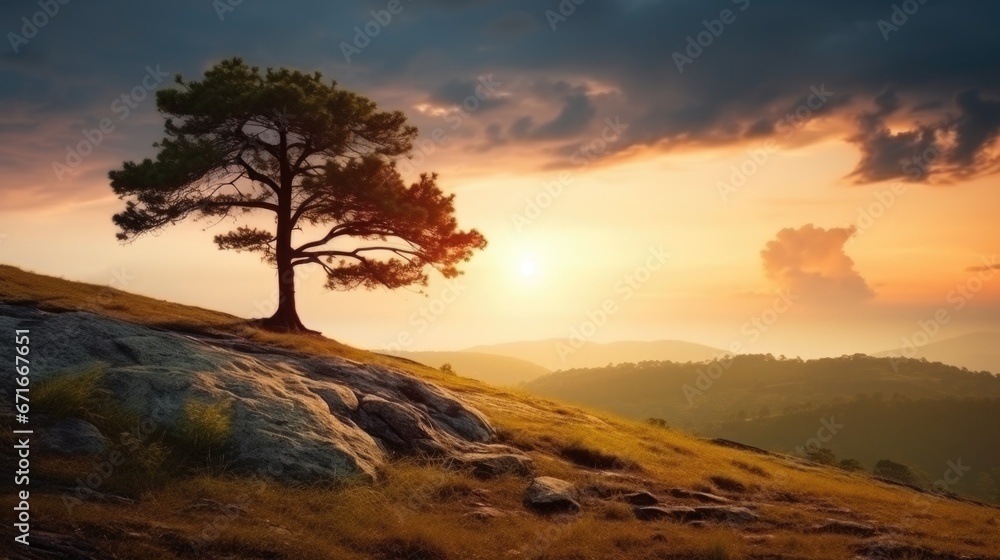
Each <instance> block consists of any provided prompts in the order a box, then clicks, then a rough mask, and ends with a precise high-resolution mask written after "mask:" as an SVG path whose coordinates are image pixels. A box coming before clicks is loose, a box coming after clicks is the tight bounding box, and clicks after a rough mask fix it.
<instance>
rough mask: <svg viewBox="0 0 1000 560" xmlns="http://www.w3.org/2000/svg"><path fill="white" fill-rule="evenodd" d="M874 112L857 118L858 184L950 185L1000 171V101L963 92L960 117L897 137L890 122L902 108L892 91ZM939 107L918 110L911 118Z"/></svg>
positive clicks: (958, 98) (958, 103)
mask: <svg viewBox="0 0 1000 560" xmlns="http://www.w3.org/2000/svg"><path fill="white" fill-rule="evenodd" d="M875 106H876V109H875V110H874V111H868V112H862V113H860V114H859V115H858V116H857V123H858V129H859V130H858V132H857V134H855V135H854V136H853V137H851V138H850V141H851V142H853V143H854V144H857V145H858V146H859V148H860V149H861V161H860V162H858V165H857V167H856V168H855V169H854V171H853V172H852V173H851V174H850V177H853V178H854V179H855V180H856V182H858V183H870V182H876V181H885V180H889V179H904V180H907V181H911V182H927V181H930V182H950V181H953V180H956V179H961V178H965V177H972V176H975V175H979V174H984V173H992V172H995V171H997V169H998V162H1000V158H998V156H997V154H996V153H995V148H996V140H997V137H998V136H1000V101H997V100H995V99H990V98H984V97H982V95H981V93H980V92H979V91H978V90H966V91H962V92H959V93H958V94H957V95H956V96H955V99H954V106H955V108H956V109H957V110H958V114H957V116H947V115H946V116H944V117H940V118H938V119H937V120H934V121H933V122H931V123H929V124H919V123H917V124H915V125H914V126H913V128H911V129H909V130H904V131H900V132H895V133H893V132H892V131H890V129H889V126H888V124H887V120H888V119H889V118H890V117H892V116H893V115H895V114H897V113H898V112H899V111H900V109H901V108H902V101H901V100H900V98H899V96H897V95H896V93H895V92H893V91H886V92H884V93H882V94H880V95H879V96H877V97H876V98H875ZM942 106H943V105H941V104H937V103H922V104H919V105H915V106H914V107H913V108H912V109H911V111H910V112H911V113H920V112H923V111H924V110H925V108H926V107H942Z"/></svg>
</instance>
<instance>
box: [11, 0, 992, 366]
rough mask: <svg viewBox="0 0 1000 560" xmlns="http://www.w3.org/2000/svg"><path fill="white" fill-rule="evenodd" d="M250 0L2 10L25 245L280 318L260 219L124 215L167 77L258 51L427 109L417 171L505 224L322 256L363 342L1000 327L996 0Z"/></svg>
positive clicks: (331, 302) (68, 263)
mask: <svg viewBox="0 0 1000 560" xmlns="http://www.w3.org/2000/svg"><path fill="white" fill-rule="evenodd" d="M221 5H222V7H221V8H220V7H219V5H216V4H210V3H207V2H206V3H200V4H197V5H195V4H191V5H186V4H182V5H178V6H173V7H170V8H164V7H159V6H156V7H145V6H139V5H134V6H127V7H122V8H120V9H117V10H116V11H115V12H113V13H111V12H108V11H107V10H97V9H91V10H85V9H83V7H78V6H76V5H75V4H66V5H60V6H59V10H58V13H57V14H55V15H51V17H46V18H45V21H46V23H45V25H41V26H37V25H36V27H37V29H35V32H34V33H29V31H31V29H29V27H30V26H28V24H27V23H24V22H25V21H27V22H29V23H30V19H31V18H32V17H34V16H33V14H34V13H35V12H36V11H37V5H36V4H33V3H30V4H23V5H6V6H4V7H2V8H0V15H2V17H0V20H2V21H4V22H7V23H8V24H9V25H8V26H7V27H8V28H9V29H8V31H9V32H10V33H9V34H8V43H9V47H7V46H5V47H4V48H5V51H4V56H3V57H0V73H2V74H3V75H4V80H3V85H2V86H0V98H2V99H3V101H4V105H5V109H4V111H5V115H6V120H7V123H6V124H5V125H4V126H2V127H0V138H2V140H3V148H2V151H0V169H2V170H3V171H4V172H5V176H6V177H7V182H6V184H5V186H4V187H3V193H4V200H3V205H2V207H0V224H2V225H0V262H4V263H9V264H11V265H14V266H19V267H22V268H25V269H29V270H33V271H37V272H39V273H43V274H50V275H57V276H63V277H66V278H69V279H73V280H79V281H86V282H93V283H98V284H107V285H112V286H114V287H119V288H121V289H124V290H126V291H130V292H134V293H140V294H144V295H148V296H150V297H155V298H159V299H166V300H171V301H177V302H181V303H185V304H190V305H197V306H200V307H206V308H210V309H218V310H220V311H225V312H228V313H232V314H234V315H237V316H241V317H262V316H267V315H268V314H270V312H271V311H273V307H274V303H275V301H276V292H275V281H274V280H275V277H276V276H275V273H274V271H273V270H272V269H271V268H270V267H269V265H267V264H264V263H261V262H260V261H259V260H258V259H257V258H256V257H255V256H252V255H243V254H235V253H232V252H225V251H219V250H218V249H217V248H216V247H215V246H214V244H213V243H212V237H213V236H214V235H216V234H220V233H224V232H225V231H227V230H228V229H230V226H233V225H236V223H231V222H226V223H221V224H214V223H212V222H211V221H202V222H190V221H189V222H186V223H182V224H179V225H175V226H172V227H170V228H167V229H165V230H163V231H162V232H159V234H158V235H156V236H146V237H142V238H139V239H137V240H135V241H133V242H131V243H129V244H125V245H121V244H119V242H118V241H117V240H116V239H115V227H114V224H112V222H111V216H112V214H114V213H115V212H119V211H121V209H122V208H123V207H124V202H123V201H121V200H119V199H118V198H117V197H115V195H114V194H113V193H112V191H111V189H110V187H109V181H108V179H107V178H106V176H107V173H108V171H110V170H112V169H116V168H118V167H120V166H121V164H122V163H123V162H124V161H129V160H135V161H140V160H142V159H143V158H147V157H153V156H154V155H155V153H156V151H155V149H154V148H153V147H152V143H153V142H154V141H156V140H157V139H159V138H160V137H161V136H162V130H163V118H162V116H161V115H160V114H159V113H158V112H157V111H156V107H155V102H154V100H153V97H154V95H155V92H156V91H160V90H163V89H166V88H168V87H173V85H174V84H173V78H174V77H175V76H176V75H183V76H184V77H185V78H186V79H188V80H197V79H200V77H201V76H202V74H203V73H204V71H205V70H207V69H208V68H210V67H211V66H212V65H213V64H214V63H216V62H218V61H220V60H222V59H224V58H227V57H230V56H237V55H239V56H243V57H244V59H245V60H246V61H247V63H248V64H251V65H257V66H261V67H275V68H277V67H289V68H296V69H301V70H303V71H308V72H311V71H314V70H316V71H321V72H322V73H323V77H324V80H327V81H329V80H337V81H338V84H339V86H340V87H342V88H345V89H347V90H351V91H355V92H357V93H359V94H361V95H364V96H367V97H369V98H371V99H372V100H374V101H375V102H376V103H378V105H379V107H380V108H381V109H385V110H401V111H403V112H404V113H405V114H406V116H407V117H408V119H409V120H410V122H411V124H414V125H416V126H417V127H418V128H419V129H420V135H419V136H418V138H417V141H416V143H415V145H414V149H413V151H412V155H413V159H410V160H406V159H403V160H401V162H400V169H401V171H402V173H403V175H404V177H406V178H407V180H414V179H415V177H416V176H417V174H419V173H422V172H437V173H440V183H439V184H440V185H441V187H442V189H443V190H444V192H445V193H447V194H455V195H456V199H455V205H456V211H455V215H456V217H457V219H458V222H459V225H460V226H461V227H463V228H476V229H478V230H479V231H481V232H482V233H483V234H484V235H485V237H486V238H487V240H488V242H489V245H488V246H487V247H486V249H485V250H483V251H481V252H478V253H476V254H475V255H474V256H473V257H472V260H471V261H470V262H468V263H466V264H465V265H464V266H463V267H462V268H463V269H464V270H465V274H464V275H463V276H461V277H459V278H458V279H456V280H453V281H448V280H445V279H443V278H441V277H440V275H432V276H431V280H430V283H429V285H428V287H427V288H426V292H427V295H426V296H423V295H420V294H418V293H416V292H415V291H414V290H412V289H407V288H403V289H400V290H394V291H390V290H375V291H371V292H369V291H360V290H359V291H351V292H338V293H330V292H326V291H325V290H324V289H323V287H322V280H323V279H322V276H323V274H322V273H321V272H320V271H318V270H311V269H310V268H308V267H300V269H299V271H298V272H299V276H298V278H297V283H298V296H299V306H298V307H299V313H300V315H301V316H302V320H303V322H304V323H305V324H306V325H307V326H308V327H310V328H314V329H318V330H320V331H321V332H323V333H324V334H325V335H326V336H328V337H330V338H333V339H335V340H338V341H342V342H344V343H347V344H350V345H353V346H357V347H361V348H370V349H373V350H375V351H385V350H386V349H392V348H397V347H398V348H399V349H400V350H403V351H432V350H436V349H440V348H449V349H462V348H469V347H473V346H479V345H487V344H498V343H502V341H527V340H540V339H560V338H568V337H570V336H571V335H572V333H574V332H581V333H583V336H582V338H584V339H586V340H588V341H593V342H599V343H607V342H612V341H636V340H647V341H659V340H677V341H682V342H691V343H696V344H702V345H705V346H709V347H713V348H719V349H722V350H726V351H730V350H731V349H732V348H734V347H736V346H737V345H738V346H739V347H740V348H741V351H740V352H738V353H760V354H766V353H771V354H773V355H776V356H777V355H781V354H784V355H788V356H801V357H803V358H808V357H822V356H839V355H843V354H854V353H874V352H883V351H889V350H893V349H896V348H899V347H901V346H903V345H904V344H906V343H907V341H911V342H912V341H923V340H925V339H926V343H925V344H931V343H934V342H939V341H942V340H946V339H949V338H953V337H956V336H961V335H963V334H967V333H975V332H981V331H989V332H998V331H1000V280H998V279H997V272H998V271H1000V264H998V260H997V253H998V251H997V245H996V240H997V239H1000V220H997V219H996V208H998V207H1000V190H998V189H997V188H996V181H997V171H998V170H1000V166H998V162H1000V146H998V142H997V138H998V135H1000V117H998V116H997V115H998V114H1000V81H998V80H1000V78H998V77H997V75H996V72H993V71H991V70H990V69H991V68H996V67H998V65H1000V59H998V58H997V57H998V56H1000V48H996V47H998V46H1000V45H998V43H997V41H998V39H997V38H996V35H995V33H992V30H990V29H989V26H985V28H984V27H981V26H967V25H966V27H964V28H963V31H962V32H961V33H958V32H956V31H955V27H954V25H956V24H957V21H958V20H957V19H956V18H959V16H960V15H961V14H962V13H963V12H964V11H967V10H962V9H953V7H952V6H951V5H940V6H939V5H936V4H933V3H928V4H920V5H919V7H918V9H917V10H916V11H915V12H914V13H912V14H909V15H908V16H907V18H906V21H905V25H899V24H898V23H892V22H893V21H894V20H893V17H894V13H893V10H892V7H891V3H890V4H886V5H882V4H876V5H873V4H870V3H861V2H847V3H841V4H838V5H837V6H831V7H829V9H827V10H826V11H824V12H823V13H822V14H820V15H818V16H817V15H816V14H814V13H813V12H810V11H809V10H808V9H807V8H803V7H801V6H799V5H797V4H795V3H791V2H787V1H785V2H782V1H777V0H775V1H773V2H770V3H766V2H764V1H760V2H758V1H754V2H752V3H751V2H750V1H749V0H736V1H732V2H729V1H720V2H715V3H713V4H711V5H704V4H699V5H687V4H681V3H676V2H632V1H624V0H623V1H620V2H613V3H608V4H601V5H597V4H592V3H591V4H581V5H579V6H576V7H575V8H574V10H573V12H572V13H571V14H559V13H558V12H557V11H556V12H553V10H552V7H551V6H547V5H546V6H543V5H537V4H529V3H527V2H514V3H507V4H503V5H499V4H496V3H491V2H485V3H482V2H466V3H458V4H454V5H440V4H428V5H426V6H417V5H412V6H411V5H410V4H408V3H402V4H400V5H399V6H401V7H400V10H399V12H398V13H395V14H392V17H391V18H389V20H388V21H385V20H380V21H376V23H375V24H372V21H373V18H374V17H375V16H374V15H373V13H374V14H381V12H379V10H382V9H383V8H385V6H386V4H385V3H372V4H370V5H369V4H366V5H365V6H363V7H357V6H351V7H343V6H326V5H321V4H313V5H308V6H300V7H297V8H295V9H289V8H283V7H271V6H269V7H256V6H249V5H237V6H230V5H228V4H221ZM966 6H968V10H979V11H982V12H983V17H982V18H979V19H980V20H981V21H990V17H992V16H991V14H993V15H994V16H995V15H996V12H995V11H993V10H994V9H995V6H982V5H980V4H973V3H967V4H966ZM555 9H556V10H559V9H560V8H558V7H556V8H555ZM722 10H728V12H729V13H728V15H726V17H722ZM553 13H555V14H556V15H555V16H553ZM22 17H23V18H26V19H25V20H24V21H22ZM379 17H382V16H381V15H379ZM149 18H153V19H154V20H157V21H164V22H167V23H170V22H174V23H177V24H178V25H179V24H180V22H184V25H185V29H187V33H185V35H184V36H177V35H176V34H175V33H174V32H173V31H170V29H174V28H176V26H174V27H171V26H170V25H165V26H163V28H162V29H160V28H148V25H146V24H144V23H143V22H145V21H149ZM39 21H41V18H39ZM383 21H384V23H383ZM963 21H964V20H963ZM886 22H889V24H886ZM33 25H34V24H33ZM441 25H445V26H449V27H448V29H451V30H453V31H454V33H451V34H442V33H439V32H435V31H434V30H436V29H440V26H441ZM963 25H965V24H963ZM366 26H367V27H366ZM369 27H370V28H371V29H377V30H378V33H376V34H374V35H373V36H370V37H368V36H367V35H366V33H367V32H366V31H365V29H367V28H369ZM135 29H145V32H144V33H143V34H141V36H136V35H134V34H133V31H132V30H135ZM779 31H780V33H779ZM265 32H266V33H271V34H272V35H271V36H274V34H282V33H284V34H285V36H286V37H287V40H286V41H279V42H275V43H274V44H273V45H272V44H269V43H264V44H261V43H260V42H259V41H258V40H257V36H258V35H259V33H265ZM626 32H627V34H626ZM705 33H708V35H705ZM29 35H30V37H29ZM624 37H630V39H628V40H626V39H624ZM705 37H709V38H708V39H705ZM941 38H945V39H946V40H947V41H946V45H947V46H946V47H945V46H942V47H940V48H931V47H928V46H927V45H935V44H938V43H936V41H940V40H941ZM365 39H367V40H365ZM703 39H704V40H703ZM699 41H701V43H702V44H700V45H699ZM704 43H707V44H704ZM123 44H128V45H130V46H131V47H130V48H129V49H121V48H120V45H123ZM789 46H791V47H792V48H789ZM654 47H655V48H654ZM859 52H863V53H864V54H865V61H866V62H865V64H864V65H860V64H859V63H858V62H857V60H856V57H855V55H857V53H859ZM57 53H58V56H57ZM804 53H811V56H812V57H813V58H808V57H807V56H805V54H804ZM956 57H960V60H961V61H962V64H953V61H954V60H956ZM84 152H86V153H84ZM246 222H247V223H250V224H262V223H264V224H266V223H267V222H266V221H262V220H261V219H260V218H258V217H251V218H250V219H248V220H247V221H246ZM240 223H242V220H241V222H240ZM305 233H307V232H303V235H304V234H305ZM584 331H586V332H584ZM914 345H915V346H920V347H922V346H924V344H920V345H916V344H914ZM918 357H919V356H918Z"/></svg>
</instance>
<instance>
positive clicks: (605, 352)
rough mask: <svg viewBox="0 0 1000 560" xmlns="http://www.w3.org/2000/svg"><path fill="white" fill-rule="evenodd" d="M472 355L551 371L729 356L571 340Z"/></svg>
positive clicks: (670, 343)
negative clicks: (515, 360)
mask: <svg viewBox="0 0 1000 560" xmlns="http://www.w3.org/2000/svg"><path fill="white" fill-rule="evenodd" d="M468 351H469V352H482V353H485V354H497V355H500V356H510V357H512V358H518V359H521V360H527V361H529V362H534V363H536V364H539V365H541V366H543V367H546V368H548V369H550V370H559V369H571V368H584V367H603V366H606V365H608V364H611V363H615V364H618V363H623V362H642V361H647V360H669V361H673V362H687V361H692V362H700V361H703V360H711V359H712V358H716V357H718V356H721V355H723V354H725V352H724V351H723V350H720V349H718V348H712V347H711V346H705V345H702V344H695V343H693V342H682V341H679V340H654V341H649V342H641V341H625V342H609V343H597V342H583V343H580V342H577V341H573V340H570V339H568V338H566V339H560V338H553V339H549V340H533V341H525V342H510V343H507V344H494V345H490V346H476V347H474V348H469V349H468Z"/></svg>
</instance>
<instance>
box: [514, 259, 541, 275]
mask: <svg viewBox="0 0 1000 560" xmlns="http://www.w3.org/2000/svg"><path fill="white" fill-rule="evenodd" d="M518 272H519V273H520V274H521V278H534V277H536V276H538V264H537V263H535V260H534V259H531V258H524V259H521V263H520V265H519V266H518Z"/></svg>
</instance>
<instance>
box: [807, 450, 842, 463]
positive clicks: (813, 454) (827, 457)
mask: <svg viewBox="0 0 1000 560" xmlns="http://www.w3.org/2000/svg"><path fill="white" fill-rule="evenodd" d="M806 459H809V460H810V461H812V462H814V463H819V464H821V465H829V466H831V467H832V466H834V465H836V464H837V455H836V454H835V453H834V452H833V451H832V450H831V449H830V448H828V447H816V448H812V449H809V450H807V451H806Z"/></svg>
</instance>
